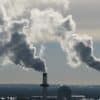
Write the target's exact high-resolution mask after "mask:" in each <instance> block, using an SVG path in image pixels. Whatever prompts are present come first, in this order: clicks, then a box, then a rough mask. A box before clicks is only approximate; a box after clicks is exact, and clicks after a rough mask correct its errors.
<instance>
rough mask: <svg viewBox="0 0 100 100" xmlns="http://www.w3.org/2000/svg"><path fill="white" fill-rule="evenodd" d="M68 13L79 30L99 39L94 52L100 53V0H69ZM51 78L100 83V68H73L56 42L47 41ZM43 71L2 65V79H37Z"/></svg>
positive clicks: (54, 81)
mask: <svg viewBox="0 0 100 100" xmlns="http://www.w3.org/2000/svg"><path fill="white" fill-rule="evenodd" d="M70 1H71V3H70V10H69V13H70V14H72V15H73V19H74V20H75V21H76V23H77V31H76V32H79V33H81V34H84V33H86V34H87V33H89V34H90V35H92V36H93V38H95V39H98V41H96V42H95V43H94V48H95V54H96V56H97V57H100V53H99V51H100V41H99V40H100V35H99V34H100V33H99V31H100V1H99V0H70ZM45 56H46V61H47V67H48V73H49V81H50V82H51V83H62V84H63V83H65V84H100V72H97V71H95V70H93V69H90V68H88V67H86V66H84V65H83V66H81V67H79V68H76V69H73V68H71V67H69V66H68V65H67V64H66V58H65V55H64V53H63V51H62V50H61V48H60V46H59V45H58V44H57V43H50V44H47V50H46V52H45ZM40 81H41V73H39V72H35V71H33V70H30V71H24V70H22V69H20V68H18V67H16V66H14V65H12V66H11V65H10V66H9V67H8V66H5V67H1V69H0V83H38V82H40Z"/></svg>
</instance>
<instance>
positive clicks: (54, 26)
mask: <svg viewBox="0 0 100 100" xmlns="http://www.w3.org/2000/svg"><path fill="white" fill-rule="evenodd" d="M0 2H1V4H0V57H1V58H3V60H4V59H5V58H8V59H7V60H10V61H12V62H13V63H15V64H19V65H22V66H24V67H28V68H34V69H35V70H38V71H42V72H44V71H46V67H45V63H44V60H43V59H41V57H36V56H35V48H34V47H33V44H34V43H40V42H41V43H45V42H50V41H56V42H58V43H59V44H60V45H61V47H62V49H63V50H64V52H65V53H66V56H67V58H68V63H69V64H70V65H71V66H79V65H80V64H82V63H85V64H87V65H88V66H90V67H92V68H95V69H97V70H99V69H100V61H99V60H97V59H96V58H95V57H94V55H93V43H92V39H91V38H90V37H87V36H84V37H83V36H82V37H81V36H78V35H77V34H75V22H74V21H73V20H72V16H71V15H69V16H67V10H68V5H69V2H68V1H67V0H56V1H55V0H4V1H1V0H0ZM64 16H67V17H64ZM5 63H6V62H5Z"/></svg>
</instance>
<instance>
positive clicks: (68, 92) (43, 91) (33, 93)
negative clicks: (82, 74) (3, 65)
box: [0, 72, 100, 100]
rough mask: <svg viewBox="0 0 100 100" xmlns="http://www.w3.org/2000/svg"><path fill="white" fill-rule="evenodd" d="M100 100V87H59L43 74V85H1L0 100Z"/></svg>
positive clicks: (46, 74)
mask: <svg viewBox="0 0 100 100" xmlns="http://www.w3.org/2000/svg"><path fill="white" fill-rule="evenodd" d="M84 98H85V100H100V85H95V86H93V85H91V86H88V85H87V86H82V85H59V84H54V85H53V84H49V83H48V73H46V72H45V73H42V83H41V84H0V100H84Z"/></svg>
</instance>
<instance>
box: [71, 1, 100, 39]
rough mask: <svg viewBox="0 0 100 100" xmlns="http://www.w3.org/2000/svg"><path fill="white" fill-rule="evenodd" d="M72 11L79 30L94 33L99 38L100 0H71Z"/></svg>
mask: <svg viewBox="0 0 100 100" xmlns="http://www.w3.org/2000/svg"><path fill="white" fill-rule="evenodd" d="M70 12H71V13H72V15H73V18H74V20H75V21H76V23H77V32H79V33H81V34H82V33H85V32H86V33H89V34H90V35H91V34H93V36H95V37H96V38H97V39H100V38H99V37H98V36H100V35H99V32H100V1H99V0H71V3H70Z"/></svg>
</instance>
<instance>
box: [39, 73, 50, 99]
mask: <svg viewBox="0 0 100 100" xmlns="http://www.w3.org/2000/svg"><path fill="white" fill-rule="evenodd" d="M42 78H43V79H42V84H41V85H40V86H41V87H42V96H43V97H42V100H47V89H48V86H49V85H48V76H47V73H46V72H44V73H43V77H42Z"/></svg>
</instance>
